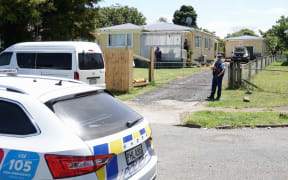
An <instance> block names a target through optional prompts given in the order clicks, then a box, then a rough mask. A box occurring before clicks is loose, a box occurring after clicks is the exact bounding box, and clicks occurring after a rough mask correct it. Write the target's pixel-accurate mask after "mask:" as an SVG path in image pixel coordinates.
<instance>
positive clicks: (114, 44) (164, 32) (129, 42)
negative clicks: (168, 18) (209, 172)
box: [97, 22, 215, 61]
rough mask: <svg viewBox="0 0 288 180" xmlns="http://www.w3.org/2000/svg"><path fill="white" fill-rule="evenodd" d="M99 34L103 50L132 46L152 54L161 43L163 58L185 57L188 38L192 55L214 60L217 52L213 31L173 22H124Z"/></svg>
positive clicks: (180, 58) (141, 52)
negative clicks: (203, 30) (143, 23)
mask: <svg viewBox="0 0 288 180" xmlns="http://www.w3.org/2000/svg"><path fill="white" fill-rule="evenodd" d="M98 34H99V35H98V37H97V38H98V40H99V44H100V47H101V49H102V50H104V49H107V48H125V47H126V46H129V47H130V48H132V49H133V52H134V53H135V54H137V55H141V56H144V57H147V58H149V56H150V48H151V47H153V48H156V47H159V48H160V50H161V51H162V54H163V56H162V60H163V61H185V60H186V58H187V52H185V51H186V50H184V40H185V39H187V40H188V42H189V49H190V50H192V51H193V55H192V59H199V58H200V57H203V56H205V58H206V59H207V60H213V59H214V55H215V51H214V46H215V37H214V36H213V35H212V34H209V33H205V32H202V31H200V30H196V29H194V28H190V27H186V26H179V25H175V24H171V23H164V22H160V23H155V24H150V25H145V26H138V25H134V24H122V25H117V26H111V27H106V28H101V29H98Z"/></svg>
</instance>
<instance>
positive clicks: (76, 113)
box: [53, 92, 142, 140]
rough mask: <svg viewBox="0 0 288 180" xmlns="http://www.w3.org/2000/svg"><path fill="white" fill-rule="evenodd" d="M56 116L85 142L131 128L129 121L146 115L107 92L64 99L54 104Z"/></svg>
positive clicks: (140, 118)
mask: <svg viewBox="0 0 288 180" xmlns="http://www.w3.org/2000/svg"><path fill="white" fill-rule="evenodd" d="M53 110H54V112H55V114H56V115H57V116H58V117H59V118H60V119H61V120H63V121H64V122H65V123H66V124H67V125H68V126H70V127H71V128H73V129H74V130H76V131H77V133H78V135H79V136H80V137H81V138H82V139H84V140H90V139H94V138H98V137H103V136H107V135H110V134H114V133H117V132H120V131H122V130H125V129H127V128H128V127H127V122H128V121H130V122H131V121H135V120H139V121H141V120H142V116H140V115H139V114H138V113H136V112H135V111H133V110H132V109H130V108H129V107H127V106H126V105H123V104H122V103H121V102H120V101H118V100H117V99H115V98H114V97H112V96H110V95H109V94H106V93H104V92H103V93H97V94H93V95H88V96H84V97H79V98H73V99H68V100H63V101H59V102H57V103H55V104H54V105H53Z"/></svg>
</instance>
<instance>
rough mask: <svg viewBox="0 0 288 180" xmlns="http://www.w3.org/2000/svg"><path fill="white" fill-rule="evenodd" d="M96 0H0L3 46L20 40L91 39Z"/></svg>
mask: <svg viewBox="0 0 288 180" xmlns="http://www.w3.org/2000/svg"><path fill="white" fill-rule="evenodd" d="M99 1H100V0H73V1H71V0H0V39H1V41H2V45H3V46H4V48H6V47H8V46H9V45H11V44H14V43H17V42H22V41H35V40H55V41H57V40H75V39H86V40H94V39H95V37H94V35H93V34H92V33H91V32H93V31H95V26H96V17H97V16H98V8H97V7H96V6H95V5H96V4H97V3H98V2H99Z"/></svg>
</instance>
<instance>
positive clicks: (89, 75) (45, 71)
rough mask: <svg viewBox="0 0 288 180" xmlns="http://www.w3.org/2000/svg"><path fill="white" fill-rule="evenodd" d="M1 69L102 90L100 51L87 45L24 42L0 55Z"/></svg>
mask: <svg viewBox="0 0 288 180" xmlns="http://www.w3.org/2000/svg"><path fill="white" fill-rule="evenodd" d="M0 68H1V69H17V72H18V73H19V74H29V75H40V76H54V77H63V78H69V79H75V80H80V81H83V82H86V83H88V84H90V85H97V86H99V87H102V88H105V65H104V60H103V57H102V52H101V50H100V48H99V46H98V45H97V44H96V43H91V42H64V41H63V42H25V43H18V44H15V45H12V46H10V47H9V48H7V49H5V50H4V51H3V52H1V54H0Z"/></svg>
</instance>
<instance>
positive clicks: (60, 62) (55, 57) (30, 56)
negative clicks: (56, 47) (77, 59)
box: [17, 53, 72, 70]
mask: <svg viewBox="0 0 288 180" xmlns="http://www.w3.org/2000/svg"><path fill="white" fill-rule="evenodd" d="M17 63H18V66H19V67H20V68H33V69H34V68H35V69H59V70H71V69H72V54H71V53H17Z"/></svg>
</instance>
